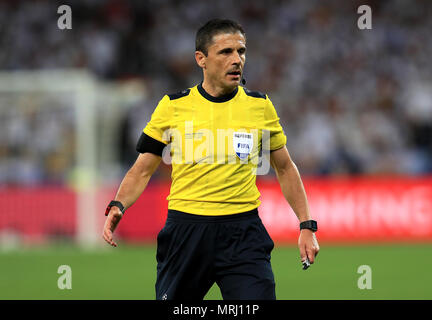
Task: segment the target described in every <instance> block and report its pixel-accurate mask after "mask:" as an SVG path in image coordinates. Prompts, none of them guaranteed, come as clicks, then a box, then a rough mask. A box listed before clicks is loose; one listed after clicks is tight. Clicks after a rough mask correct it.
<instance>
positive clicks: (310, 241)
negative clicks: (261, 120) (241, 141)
mask: <svg viewBox="0 0 432 320" xmlns="http://www.w3.org/2000/svg"><path fill="white" fill-rule="evenodd" d="M270 163H271V165H272V167H273V168H274V169H275V171H276V175H277V178H278V181H279V184H280V186H281V190H282V193H283V195H284V197H285V199H286V200H287V202H288V203H289V205H290V206H291V208H292V209H293V210H294V213H295V214H296V216H297V218H298V219H299V221H300V222H303V221H306V220H310V219H311V215H310V212H309V205H308V201H307V197H306V192H305V189H304V186H303V183H302V181H301V178H300V173H299V171H298V169H297V166H296V165H295V163H294V162H293V161H292V159H291V157H290V155H289V152H288V149H287V148H286V147H283V148H280V149H278V150H275V151H272V152H271V154H270ZM298 245H299V249H300V256H301V259H302V261H304V260H306V257H307V258H308V259H309V261H310V262H311V263H313V262H314V259H315V256H316V255H317V254H318V251H319V245H318V241H317V240H316V237H315V234H314V233H313V232H312V231H311V230H309V229H303V230H301V232H300V236H299V241H298Z"/></svg>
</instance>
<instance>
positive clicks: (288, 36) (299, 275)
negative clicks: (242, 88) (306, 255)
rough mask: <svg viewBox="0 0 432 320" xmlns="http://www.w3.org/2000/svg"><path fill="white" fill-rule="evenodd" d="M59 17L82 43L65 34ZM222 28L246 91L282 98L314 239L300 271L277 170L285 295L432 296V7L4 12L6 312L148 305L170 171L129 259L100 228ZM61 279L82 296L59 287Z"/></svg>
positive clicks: (131, 4) (277, 101)
mask: <svg viewBox="0 0 432 320" xmlns="http://www.w3.org/2000/svg"><path fill="white" fill-rule="evenodd" d="M63 4H66V5H69V6H70V8H71V10H72V29H64V30H61V29H59V28H58V24H57V22H58V20H59V18H60V17H61V16H62V14H63V12H62V13H58V12H57V10H58V7H59V6H60V5H63ZM360 5H369V6H370V8H371V9H372V29H371V30H360V29H359V28H358V26H357V20H358V19H359V17H360V15H361V14H358V13H357V8H358V7H359V6H360ZM216 17H218V18H230V19H234V20H236V21H238V22H239V23H240V24H242V25H243V27H244V29H245V31H246V36H247V48H248V51H247V62H246V67H245V79H246V80H247V84H246V86H247V87H248V88H249V89H251V90H259V91H261V92H264V93H266V94H268V96H269V97H270V99H271V100H272V101H273V103H274V105H275V107H276V109H277V112H278V114H279V116H280V122H281V124H282V126H283V128H284V131H285V134H286V135H287V138H288V141H287V147H288V149H289V151H290V154H291V156H292V158H293V159H294V161H295V163H296V164H297V166H298V168H299V171H300V173H301V175H302V177H303V180H304V184H305V188H306V191H307V193H308V198H309V202H310V206H311V211H312V214H313V217H314V218H316V220H318V223H319V227H320V231H319V232H318V233H317V237H318V239H319V241H320V243H321V244H322V252H321V253H320V255H319V258H318V260H317V264H316V265H314V266H313V267H312V268H310V270H308V271H307V272H304V271H302V270H301V266H300V263H299V257H298V250H297V248H296V240H297V236H298V222H297V221H296V217H295V215H294V213H293V212H292V211H291V209H289V206H288V205H287V203H286V201H285V200H284V199H283V196H282V194H281V192H280V189H279V186H278V184H277V182H276V179H275V175H274V172H270V173H269V174H268V175H266V176H259V177H258V186H259V189H260V191H261V194H262V205H261V208H260V215H261V218H262V220H263V222H264V224H265V225H266V227H267V228H268V231H269V233H270V234H271V236H272V237H273V239H274V240H275V242H276V248H275V250H274V253H273V258H272V259H273V266H274V272H275V277H276V281H277V284H278V285H277V290H278V291H277V296H278V298H279V299H431V298H432V289H431V288H430V286H429V284H431V283H432V276H431V275H430V274H429V272H428V270H430V269H431V268H432V175H431V174H432V90H431V89H432V69H431V63H430V61H429V57H430V56H431V55H432V40H431V37H430V30H432V3H431V2H430V1H427V0H416V1H409V2H408V1H399V0H381V1H370V0H369V1H366V0H364V1H336V0H334V1H318V0H314V1H300V0H296V1H258V0H247V1H228V0H220V1H211V2H208V1H194V0H190V1H173V0H158V1H156V0H151V1H138V0H134V1H132V0H131V1H121V0H107V1H104V0H82V1H80V0H76V1H61V2H58V1H47V0H38V1H36V0H33V1H30V0H28V1H22V0H20V1H13V0H9V1H8V0H2V1H0V271H1V272H0V289H1V290H0V298H2V299H106V298H109V299H153V298H154V289H153V288H154V287H153V286H154V279H155V275H156V267H155V239H156V236H157V233H158V232H159V230H160V229H161V228H162V226H163V223H164V220H165V217H166V208H167V203H166V200H165V199H166V196H167V195H168V193H169V186H170V170H171V169H170V166H169V165H166V164H161V166H160V168H159V170H158V171H157V172H156V174H155V175H154V176H153V177H152V179H151V182H150V184H149V186H148V189H147V190H146V191H145V192H144V194H143V195H142V196H141V198H140V199H139V200H138V201H137V203H136V204H135V205H134V206H133V207H131V208H130V209H129V210H128V213H127V214H126V215H125V219H123V221H122V222H121V224H120V226H119V228H118V230H117V231H116V236H117V239H118V241H119V243H120V246H119V248H116V249H112V248H110V247H108V246H105V243H103V240H102V238H101V234H102V226H103V222H104V218H105V217H104V215H103V213H104V211H105V206H106V205H107V203H108V202H109V200H111V199H112V198H113V197H114V195H115V192H116V189H117V187H118V185H119V183H120V181H121V179H122V178H123V176H124V174H125V173H126V171H127V170H128V169H129V168H130V166H131V165H132V164H133V162H134V161H135V159H136V157H137V155H138V154H137V152H136V151H135V145H136V142H137V140H138V138H139V136H140V134H141V131H142V129H143V128H144V127H145V125H146V124H147V122H148V121H149V119H150V116H151V114H152V112H153V110H154V108H155V107H156V105H157V103H158V101H159V100H160V99H161V98H162V97H163V95H164V94H167V93H173V92H177V91H180V90H183V89H185V88H189V87H192V86H194V85H196V84H198V83H199V82H200V81H201V78H202V74H201V70H200V69H199V68H198V67H197V66H196V63H195V60H194V49H195V33H196V30H197V29H198V28H199V27H200V26H201V25H202V24H204V23H205V22H206V21H207V20H209V19H211V18H216ZM62 264H68V265H70V266H71V267H72V271H73V272H74V273H73V274H74V276H73V279H74V280H73V281H74V282H73V289H72V290H60V289H59V288H58V287H57V278H58V277H59V276H60V275H59V274H58V273H57V267H58V266H60V265H62ZM360 265H369V266H371V269H372V271H373V281H374V282H373V283H374V285H373V287H372V289H370V290H360V289H359V288H358V286H357V279H358V278H359V277H360V276H361V275H360V274H358V273H357V268H358V267H359V266H360ZM113 270H123V272H122V275H121V277H119V278H118V279H116V280H113V281H114V284H112V283H107V281H106V275H107V274H110V272H111V271H113ZM125 271H126V272H125ZM119 276H120V275H119ZM304 283H309V284H310V285H307V286H305V285H304ZM310 286H314V291H313V293H310V291H309V290H308V289H307V288H310ZM113 287H115V288H116V290H112V288H113ZM305 287H307V288H305ZM207 298H209V299H219V298H220V294H219V293H218V290H217V288H215V287H214V288H212V290H211V292H210V293H209V295H208V297H207Z"/></svg>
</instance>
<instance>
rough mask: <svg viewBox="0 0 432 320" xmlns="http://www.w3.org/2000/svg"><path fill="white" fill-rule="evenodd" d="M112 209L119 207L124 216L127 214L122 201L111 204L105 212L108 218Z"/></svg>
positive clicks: (113, 201)
mask: <svg viewBox="0 0 432 320" xmlns="http://www.w3.org/2000/svg"><path fill="white" fill-rule="evenodd" d="M112 207H117V208H119V209H120V211H121V212H122V214H124V213H125V208H124V206H123V204H122V203H121V202H120V201H116V200H112V201H111V202H110V203H109V204H108V207H107V208H106V210H105V215H106V216H107V215H108V214H109V212H110V210H111V208H112Z"/></svg>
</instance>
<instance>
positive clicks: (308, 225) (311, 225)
mask: <svg viewBox="0 0 432 320" xmlns="http://www.w3.org/2000/svg"><path fill="white" fill-rule="evenodd" d="M302 229H309V230H312V231H313V232H316V231H317V230H318V224H317V222H316V221H315V220H307V221H303V222H301V223H300V230H302Z"/></svg>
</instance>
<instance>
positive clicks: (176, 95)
mask: <svg viewBox="0 0 432 320" xmlns="http://www.w3.org/2000/svg"><path fill="white" fill-rule="evenodd" d="M189 93H190V89H186V90H183V91H180V92H177V93H173V94H169V95H168V97H169V98H170V100H175V99H179V98H182V97H186V96H187V95H189Z"/></svg>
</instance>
